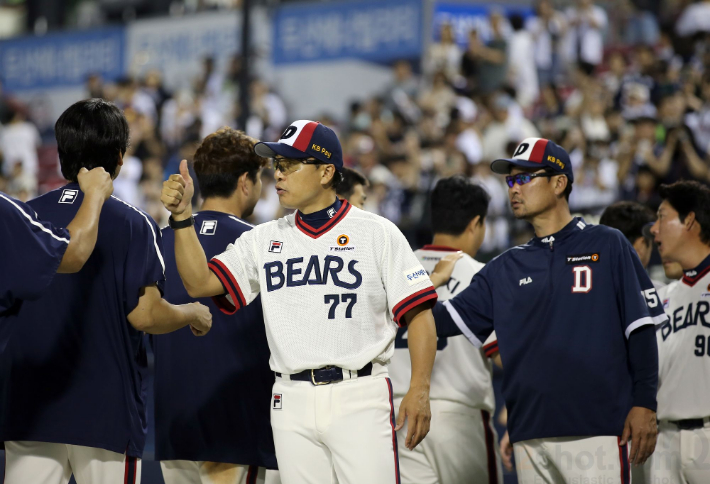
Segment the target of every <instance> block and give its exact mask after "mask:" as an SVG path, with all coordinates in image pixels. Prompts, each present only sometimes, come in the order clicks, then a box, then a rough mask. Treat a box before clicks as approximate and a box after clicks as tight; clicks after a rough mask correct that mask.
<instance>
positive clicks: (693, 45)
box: [0, 0, 710, 260]
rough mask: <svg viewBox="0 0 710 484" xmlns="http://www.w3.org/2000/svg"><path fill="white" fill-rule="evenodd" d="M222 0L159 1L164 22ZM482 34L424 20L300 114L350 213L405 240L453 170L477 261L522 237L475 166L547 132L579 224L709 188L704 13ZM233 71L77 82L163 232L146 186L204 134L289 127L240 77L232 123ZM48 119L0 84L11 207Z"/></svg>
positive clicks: (552, 21) (265, 210) (264, 207)
mask: <svg viewBox="0 0 710 484" xmlns="http://www.w3.org/2000/svg"><path fill="white" fill-rule="evenodd" d="M239 3H240V2H172V3H171V4H170V5H169V12H170V13H175V12H179V13H180V14H185V10H188V11H189V10H190V9H193V10H199V9H218V8H237V7H238V6H239ZM91 5H92V2H80V3H79V5H77V6H76V7H75V8H76V9H77V13H76V19H77V20H75V21H76V22H79V23H81V22H85V23H87V22H88V23H92V22H98V23H101V22H105V21H107V18H106V16H103V17H102V15H100V11H96V10H92V9H91V8H90V7H91ZM92 12H93V13H92ZM135 13H136V12H135V11H134V12H133V14H135ZM487 26H488V28H486V29H470V30H468V31H465V32H461V29H460V28H458V29H455V28H454V26H453V25H452V24H449V23H441V24H440V25H437V26H436V29H435V32H433V40H432V41H431V42H430V43H428V45H427V46H426V48H425V49H424V50H423V55H422V57H421V59H419V60H418V61H417V60H411V59H406V60H404V59H403V60H398V61H396V62H394V63H392V64H391V76H390V81H389V82H388V83H383V84H382V85H381V87H380V89H379V93H378V94H376V95H373V96H366V97H362V98H350V99H347V98H343V99H337V100H333V102H334V103H339V104H347V109H346V110H341V112H346V113H347V115H346V116H339V117H338V116H335V115H334V114H333V113H330V112H322V113H321V114H320V116H319V117H318V119H317V120H318V121H320V122H322V123H324V124H326V125H329V126H331V127H332V128H334V129H335V130H336V131H337V132H338V133H339V135H340V139H341V142H342V145H343V150H344V154H345V158H346V164H348V165H349V166H351V167H353V168H356V169H358V170H359V171H361V172H362V173H363V174H364V175H365V176H366V177H367V178H368V179H369V182H370V187H369V198H368V200H367V207H366V208H367V209H368V210H371V211H373V212H376V213H379V214H381V215H383V216H385V217H387V218H389V219H390V220H392V221H394V222H395V223H397V224H398V225H399V226H400V228H401V229H402V230H403V231H404V232H405V234H406V235H407V237H408V238H409V239H410V241H411V242H412V244H413V245H414V246H420V245H422V244H423V243H426V242H427V238H428V236H429V231H428V228H427V226H428V220H427V216H428V214H427V196H428V192H429V191H430V189H431V188H432V187H433V185H434V183H435V182H436V181H437V179H438V178H440V177H445V176H449V175H453V174H456V173H465V174H467V175H468V176H471V177H473V178H474V179H475V180H476V181H477V182H478V183H480V184H482V185H483V186H485V188H486V189H487V190H488V192H489V193H490V195H491V197H492V200H491V207H490V210H489V214H490V217H489V220H488V234H487V236H486V241H485V243H484V246H483V248H482V251H483V252H484V253H485V254H487V256H491V255H494V254H496V253H499V252H500V251H501V250H503V249H506V248H507V247H510V246H511V245H513V244H516V243H520V242H521V241H524V240H525V239H526V238H527V237H529V235H530V233H529V229H528V227H527V226H526V224H524V223H517V222H516V221H515V220H513V219H512V217H511V216H510V211H509V207H508V203H507V193H506V188H505V186H504V184H503V180H502V178H501V177H499V176H494V175H493V174H492V173H491V171H490V169H489V162H490V161H492V160H493V159H495V158H497V157H503V156H509V155H511V154H512V151H513V149H514V147H515V145H516V144H517V143H518V142H520V141H521V140H522V139H524V138H526V137H544V138H549V139H551V140H554V141H555V142H557V143H558V144H560V145H561V146H562V147H564V148H565V149H566V150H567V151H568V152H569V153H570V155H571V159H572V162H573V164H574V169H575V179H576V181H575V184H574V190H573V192H572V195H571V198H570V204H571V208H572V210H573V211H574V212H578V213H584V214H587V215H588V216H594V215H598V214H599V213H601V211H602V210H603V209H604V208H605V207H606V206H608V205H609V204H611V203H613V202H614V201H617V200H637V201H640V202H643V203H645V204H647V205H649V206H650V207H651V208H653V209H655V208H656V207H657V205H658V203H659V198H658V194H657V189H658V187H659V185H660V184H662V183H670V182H673V181H676V180H679V179H695V180H699V181H701V182H703V183H708V182H710V154H709V149H710V70H706V66H708V65H710V64H709V62H710V1H706V0H703V1H699V2H692V3H690V2H687V1H675V2H672V1H669V2H659V1H653V0H623V1H615V2H606V3H602V4H595V2H594V1H593V0H570V1H567V2H555V1H551V0H540V1H537V2H535V3H534V4H533V6H532V14H527V15H523V14H520V13H512V14H506V13H505V12H504V11H503V10H502V9H498V8H495V7H492V8H490V9H489V12H488V24H487ZM35 28H36V23H35ZM462 39H463V40H462ZM241 66H242V57H241V55H240V54H238V53H235V54H233V55H232V56H231V57H230V59H229V61H228V62H222V63H219V64H218V63H217V62H215V59H214V58H212V57H204V58H203V60H202V64H201V69H200V71H201V72H200V73H199V74H198V75H196V76H195V77H194V78H193V79H191V80H190V82H189V87H186V88H180V89H174V90H171V89H168V88H167V87H166V86H165V82H164V78H163V73H162V72H161V71H160V70H149V71H147V72H145V73H143V74H142V75H140V76H130V75H125V76H123V77H120V78H118V79H112V80H106V79H103V78H102V76H101V75H99V74H92V75H89V76H87V78H86V83H85V88H84V94H85V96H86V97H102V98H105V99H107V100H110V101H112V102H114V103H116V104H117V105H118V106H119V107H120V108H121V109H123V110H124V112H125V114H126V117H127V119H128V122H129V124H130V129H131V145H130V147H129V149H128V152H127V153H126V156H125V157H124V166H123V169H122V170H121V174H120V176H119V178H118V179H117V180H116V183H115V186H116V193H115V194H116V195H117V196H118V197H120V198H122V199H124V200H126V201H128V202H130V203H132V204H135V205H137V206H139V207H141V208H143V209H145V210H146V211H148V212H149V213H150V214H151V215H152V216H153V217H154V218H155V219H156V220H158V221H159V223H161V224H162V223H164V222H165V220H166V215H167V212H165V211H164V210H163V208H162V206H161V204H160V202H159V192H160V187H161V183H162V181H163V179H165V178H166V177H167V176H168V175H169V174H170V173H174V172H176V170H177V165H178V163H179V161H180V160H181V159H182V158H187V159H188V160H190V159H191V158H192V156H193V154H194V152H195V149H196V147H197V146H198V145H199V143H200V141H201V139H202V138H203V137H204V136H205V135H207V134H209V133H211V132H213V131H215V130H216V129H218V128H219V127H221V126H223V125H229V126H233V127H236V128H239V129H243V130H245V131H246V132H247V133H248V134H250V135H251V136H254V137H255V138H258V139H263V140H275V139H277V138H278V137H279V134H280V133H281V132H282V130H283V129H284V128H285V127H287V126H288V123H289V122H290V121H292V120H293V119H296V118H298V117H299V116H300V114H301V113H299V112H294V110H292V109H290V107H289V105H288V103H287V102H285V101H284V99H283V98H282V97H281V96H280V95H279V92H278V91H277V90H275V89H273V88H272V87H271V86H270V85H269V84H268V83H267V82H266V81H265V80H263V79H261V78H260V77H259V75H258V72H256V73H254V74H253V75H252V76H251V78H250V81H249V93H248V102H249V107H250V113H249V117H248V118H247V121H246V123H244V125H243V126H242V125H240V123H239V121H238V119H239V118H240V116H239V114H240V108H239V103H238V99H239V90H240V84H239V82H238V81H239V78H240V73H241ZM295 81H296V82H307V80H306V79H297V80H295ZM1 82H2V74H1V73H0V83H1ZM48 111H49V109H48V107H47V103H46V102H43V100H42V98H37V99H30V100H27V99H25V101H20V100H18V99H16V98H15V97H14V96H13V93H12V92H5V91H3V90H2V87H1V84H0V156H1V158H0V159H1V160H2V163H1V169H0V190H2V191H5V192H7V193H9V194H11V195H13V196H15V197H17V198H20V199H23V200H26V199H28V198H32V197H34V196H36V195H37V194H39V193H43V192H45V191H47V190H49V189H52V188H55V187H57V186H59V185H61V184H62V180H61V176H60V174H59V171H58V167H57V154H56V146H55V142H54V137H53V123H54V120H55V118H56V114H50V113H49V112H48ZM264 182H265V185H264V187H265V188H264V191H263V200H262V201H261V203H260V204H259V205H258V206H257V208H256V212H255V214H254V216H253V218H254V222H256V223H260V222H264V221H267V220H271V219H273V218H274V217H277V216H279V215H281V209H280V207H279V204H278V199H277V197H276V193H275V191H274V190H273V181H272V180H271V174H270V173H265V174H264ZM487 256H486V255H483V256H482V259H483V260H485V259H486V257H487Z"/></svg>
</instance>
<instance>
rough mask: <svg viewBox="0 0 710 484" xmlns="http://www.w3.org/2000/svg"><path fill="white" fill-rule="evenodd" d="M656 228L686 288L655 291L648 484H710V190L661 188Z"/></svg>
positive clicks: (677, 284) (685, 185) (683, 184)
mask: <svg viewBox="0 0 710 484" xmlns="http://www.w3.org/2000/svg"><path fill="white" fill-rule="evenodd" d="M659 194H660V196H661V198H662V200H663V201H662V202H661V205H660V206H659V208H658V220H656V223H655V224H654V225H653V227H652V228H651V233H652V234H653V235H654V237H655V242H656V245H657V246H658V251H659V252H660V254H661V258H662V259H663V260H664V261H672V262H677V263H679V264H680V265H681V267H682V268H683V271H684V274H683V277H682V279H681V280H679V281H674V282H672V283H670V284H669V285H667V286H666V287H664V288H662V289H660V290H659V291H658V293H659V296H660V298H661V301H662V304H663V308H664V309H665V311H666V314H668V318H669V321H668V322H666V323H665V324H664V325H662V326H661V327H660V328H659V330H658V331H657V332H656V336H657V340H658V353H659V377H658V379H659V385H658V420H659V424H658V427H659V434H658V446H657V448H656V452H655V453H654V454H653V456H652V457H651V463H650V466H649V468H650V473H651V480H650V481H649V482H683V483H688V484H701V483H703V484H704V483H707V482H710V465H709V464H710V460H709V459H708V456H707V453H706V452H704V451H703V450H702V449H706V448H707V443H708V440H709V439H710V299H709V298H708V296H710V189H708V187H707V186H705V185H702V184H700V183H698V182H695V181H679V182H676V183H673V184H672V185H661V188H660V190H659Z"/></svg>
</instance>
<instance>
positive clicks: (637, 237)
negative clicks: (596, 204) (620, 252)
mask: <svg viewBox="0 0 710 484" xmlns="http://www.w3.org/2000/svg"><path fill="white" fill-rule="evenodd" d="M655 220H656V217H655V216H654V215H653V211H652V210H651V209H650V208H648V207H647V206H646V205H643V204H641V203H638V202H628V201H623V202H616V203H614V204H613V205H609V206H608V207H607V208H606V209H605V210H604V212H603V213H602V216H601V218H600V219H599V223H600V224H601V225H606V226H607V227H611V228H614V229H616V230H619V231H620V232H621V233H622V234H624V237H626V240H628V241H629V242H630V243H631V245H632V246H633V248H634V250H636V253H637V254H638V256H639V259H640V260H641V264H642V265H643V266H644V267H647V266H648V263H649V261H650V260H651V254H652V253H653V237H652V236H650V234H649V233H648V229H647V226H649V224H653V222H654V221H655Z"/></svg>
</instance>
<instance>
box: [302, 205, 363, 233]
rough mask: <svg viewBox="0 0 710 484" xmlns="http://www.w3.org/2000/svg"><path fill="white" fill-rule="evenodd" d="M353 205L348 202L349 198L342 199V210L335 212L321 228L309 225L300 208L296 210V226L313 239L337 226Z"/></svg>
mask: <svg viewBox="0 0 710 484" xmlns="http://www.w3.org/2000/svg"><path fill="white" fill-rule="evenodd" d="M350 207H351V205H350V204H349V203H348V201H347V200H342V204H341V205H340V210H338V211H337V212H335V215H333V218H331V219H330V220H329V221H328V222H327V223H326V224H325V225H323V226H322V227H319V228H317V229H316V228H314V227H311V226H310V225H308V224H307V223H306V222H304V221H303V219H302V218H301V212H299V211H298V210H297V211H296V227H298V230H300V231H301V232H303V233H304V234H306V235H307V236H309V237H310V238H312V239H317V238H318V237H320V236H321V235H323V234H324V233H326V232H328V231H329V230H330V229H332V228H333V227H335V226H336V225H337V224H338V223H339V222H340V221H341V220H343V218H345V215H346V214H347V213H348V211H349V210H350Z"/></svg>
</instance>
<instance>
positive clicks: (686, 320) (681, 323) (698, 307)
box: [661, 301, 710, 341]
mask: <svg viewBox="0 0 710 484" xmlns="http://www.w3.org/2000/svg"><path fill="white" fill-rule="evenodd" d="M664 302H665V301H664ZM708 313H710V304H708V302H707V301H697V302H696V303H695V308H693V303H692V302H691V303H689V304H688V307H687V308H686V307H685V306H681V307H679V308H676V309H675V310H674V311H673V314H672V315H671V314H669V315H668V317H669V318H670V320H669V321H668V322H666V323H665V324H664V325H663V326H662V327H661V336H663V341H665V340H666V338H668V336H670V334H671V333H677V332H678V331H680V330H682V329H685V328H687V327H688V326H697V325H698V323H700V324H701V325H703V326H705V327H706V328H710V317H708Z"/></svg>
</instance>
